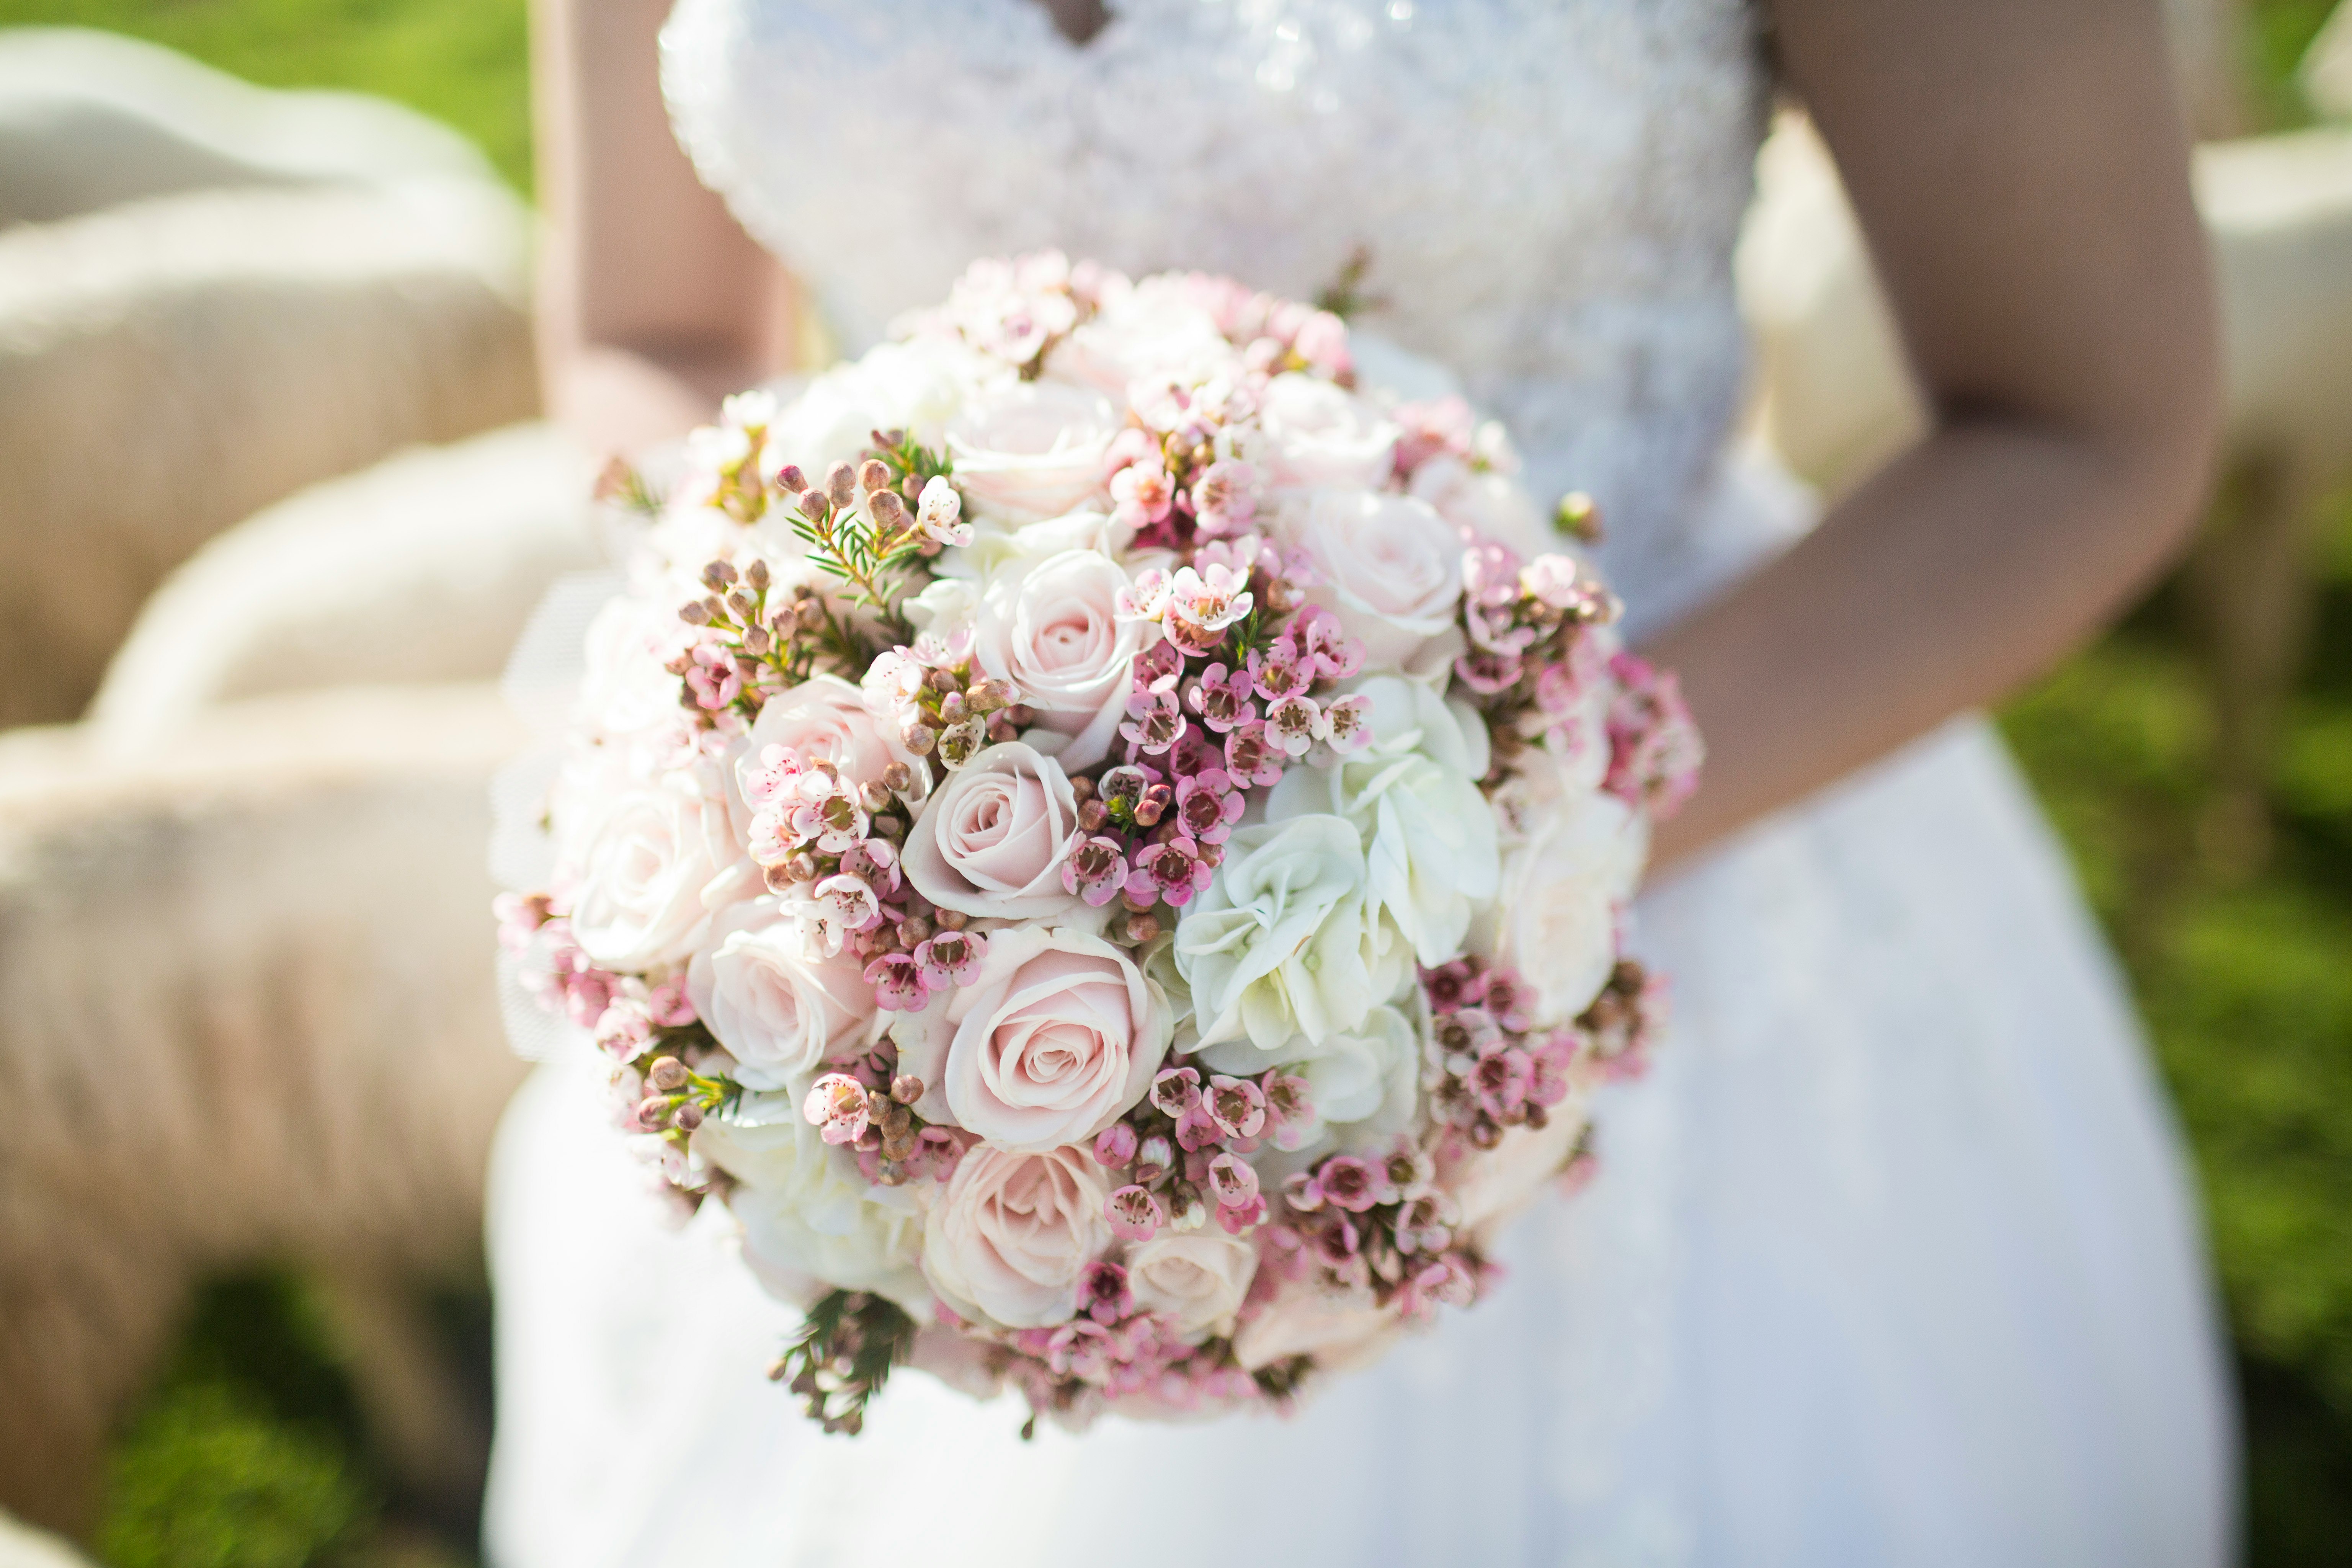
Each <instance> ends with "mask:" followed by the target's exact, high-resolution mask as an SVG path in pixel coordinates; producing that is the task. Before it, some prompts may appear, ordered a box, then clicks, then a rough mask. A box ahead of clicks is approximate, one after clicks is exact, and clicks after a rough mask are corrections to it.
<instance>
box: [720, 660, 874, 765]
mask: <svg viewBox="0 0 2352 1568" xmlns="http://www.w3.org/2000/svg"><path fill="white" fill-rule="evenodd" d="M770 746H782V747H783V748H784V749H785V750H786V751H788V752H792V753H793V756H795V757H797V758H799V759H800V761H801V762H802V763H814V762H828V763H833V764H834V765H835V767H838V768H839V769H840V770H841V773H842V776H843V777H845V778H846V779H849V780H850V781H851V782H853V783H864V782H866V780H869V779H878V778H880V777H881V776H882V770H883V769H884V768H887V767H888V766H889V765H890V764H891V763H893V762H897V761H899V760H900V759H901V753H900V752H899V751H898V749H897V748H895V747H894V746H893V745H892V744H891V742H890V740H889V738H888V737H887V736H886V735H885V734H884V733H883V732H882V726H881V725H879V724H877V723H876V722H875V721H874V715H873V714H871V713H870V712H868V711H866V695H865V693H864V692H862V691H860V690H859V689H857V688H856V687H855V686H852V685H850V684H849V682H847V681H846V680H844V679H841V678H840V677H839V676H837V675H817V676H812V677H810V678H809V679H806V680H803V681H802V682H801V683H800V684H799V685H798V686H795V687H793V688H792V689H790V690H788V691H784V692H781V693H779V694H778V695H776V696H774V697H772V698H770V699H769V700H768V704H767V706H766V707H764V708H762V709H761V710H760V716H759V718H757V719H755V720H753V721H752V722H751V741H750V743H749V744H748V745H746V746H745V747H744V749H743V752H742V760H741V761H740V762H739V763H737V768H738V771H739V773H749V772H750V771H751V769H753V768H756V767H758V766H759V765H760V754H761V752H764V751H766V750H767V749H768V748H769V747H770ZM739 782H740V781H739Z"/></svg>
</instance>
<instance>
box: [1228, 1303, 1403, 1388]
mask: <svg viewBox="0 0 2352 1568" xmlns="http://www.w3.org/2000/svg"><path fill="white" fill-rule="evenodd" d="M1402 1331H1403V1328H1402V1324H1401V1323H1400V1322H1399V1321H1398V1318H1397V1314H1396V1313H1395V1311H1393V1310H1390V1309H1386V1308H1381V1307H1376V1306H1374V1305H1373V1304H1372V1298H1371V1292H1370V1291H1369V1290H1366V1291H1362V1292H1360V1293H1359V1294H1358V1295H1355V1296H1338V1297H1334V1296H1327V1295H1325V1294H1323V1293H1322V1292H1321V1291H1320V1290H1318V1289H1316V1288H1315V1287H1313V1286H1311V1285H1307V1284H1297V1285H1291V1286H1288V1287H1286V1288H1285V1289H1284V1290H1283V1292H1282V1294H1281V1295H1280V1296H1278V1297H1276V1299H1275V1300H1274V1301H1273V1302H1272V1303H1271V1304H1270V1305H1268V1306H1267V1307H1265V1309H1264V1310H1260V1311H1258V1312H1257V1313H1255V1315H1253V1316H1252V1317H1251V1318H1250V1320H1249V1321H1247V1322H1245V1323H1244V1324H1242V1326H1241V1328H1240V1330H1239V1331H1236V1332H1235V1333H1234V1360H1235V1361H1237V1362H1239V1363H1241V1364H1242V1366H1243V1367H1244V1369H1245V1370H1247V1371H1250V1372H1256V1371H1258V1370H1260V1369H1261V1368H1264V1367H1268V1366H1272V1365H1273V1364H1274V1363H1276V1362H1281V1361H1287V1360H1289V1359H1290V1358H1291V1357H1293V1356H1301V1355H1311V1356H1313V1357H1314V1358H1315V1364H1316V1366H1317V1367H1318V1369H1319V1370H1321V1371H1324V1372H1346V1371H1348V1370H1349V1369H1351V1368H1354V1367H1359V1366H1363V1365H1365V1364H1367V1363H1370V1362H1372V1361H1375V1360H1378V1359H1379V1358H1380V1356H1381V1354H1382V1353H1383V1352H1386V1351H1387V1350H1388V1348H1389V1347H1390V1346H1391V1344H1393V1343H1394V1342H1396V1338H1397V1336H1398V1335H1399V1334H1400V1333H1401V1332H1402Z"/></svg>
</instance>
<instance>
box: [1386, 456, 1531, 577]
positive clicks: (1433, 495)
mask: <svg viewBox="0 0 2352 1568" xmlns="http://www.w3.org/2000/svg"><path fill="white" fill-rule="evenodd" d="M1408 488H1409V489H1411V491H1412V494H1414V495H1416V496H1418V497H1420V498H1421V499H1422V500H1425V501H1427V502H1428V503H1429V504H1430V505H1431V506H1433V507H1435V508H1436V509H1437V515H1438V516H1440V517H1442V518H1444V520H1445V521H1448V522H1450V523H1453V524H1454V526H1455V527H1457V528H1466V529H1469V530H1470V531H1473V532H1475V533H1476V534H1478V535H1479V536H1480V537H1481V538H1485V539H1491V540H1493V541H1494V542H1496V543H1497V544H1502V545H1507V546H1508V547H1509V548H1510V549H1511V550H1513V551H1515V552H1517V553H1518V555H1519V556H1520V557H1521V558H1522V559H1525V560H1532V559H1534V558H1535V557H1536V556H1538V555H1541V554H1542V553H1543V552H1546V551H1548V550H1558V549H1559V547H1560V545H1561V543H1562V540H1561V538H1560V536H1559V532H1558V531H1556V530H1555V529H1554V528H1553V527H1552V525H1551V521H1550V520H1549V519H1548V518H1546V517H1545V516H1544V514H1543V511H1542V509H1541V508H1539V507H1538V506H1537V505H1536V503H1535V498H1534V497H1532V496H1530V495H1528V491H1527V487H1526V486H1524V485H1522V484H1520V483H1519V482H1518V481H1517V479H1513V478H1511V477H1510V476H1509V475H1508V474H1500V473H1494V472H1487V473H1483V474H1482V473H1479V472H1477V471H1475V470H1474V469H1473V468H1471V467H1470V465H1469V464H1467V463H1465V462H1464V461H1462V460H1461V459H1460V458H1431V459H1430V460H1429V461H1428V462H1426V463H1423V465H1422V466H1421V467H1420V468H1416V469H1414V470H1413V475H1412V484H1411V485H1410V486H1409V487H1408Z"/></svg>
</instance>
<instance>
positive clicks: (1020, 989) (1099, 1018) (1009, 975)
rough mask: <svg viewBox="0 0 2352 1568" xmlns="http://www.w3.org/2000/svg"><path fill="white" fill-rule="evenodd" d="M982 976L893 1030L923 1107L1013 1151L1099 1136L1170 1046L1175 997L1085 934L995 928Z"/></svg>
mask: <svg viewBox="0 0 2352 1568" xmlns="http://www.w3.org/2000/svg"><path fill="white" fill-rule="evenodd" d="M987 942H988V951H987V952H986V953H985V954H984V955H983V956H982V960H981V965H980V973H978V974H977V975H976V976H974V977H973V980H972V982H971V984H969V985H961V986H958V987H956V988H955V989H954V990H953V991H951V992H947V993H943V994H936V995H935V996H934V999H933V1001H932V1003H931V1005H929V1006H928V1007H926V1008H925V1009H924V1010H923V1011H922V1012H920V1013H916V1014H910V1015H907V1016H902V1017H901V1018H900V1019H899V1020H898V1023H897V1024H896V1025H895V1026H893V1027H892V1029H891V1035H892V1037H893V1038H895V1039H897V1040H898V1047H899V1064H900V1070H901V1071H904V1072H909V1073H912V1074H914V1075H915V1076H916V1077H917V1078H919V1079H922V1080H923V1082H924V1084H925V1086H926V1090H925V1093H924V1096H923V1099H922V1100H920V1101H919V1104H918V1109H919V1110H921V1111H922V1113H923V1114H924V1115H925V1116H927V1117H929V1118H930V1119H931V1120H933V1121H953V1122H954V1123H955V1124H956V1125H958V1126H960V1127H963V1128H966V1129H968V1130H970V1131H973V1132H977V1133H979V1134H980V1135H981V1136H982V1137H983V1138H986V1139H988V1140H989V1141H990V1142H992V1143H996V1144H999V1145H1001V1146H1003V1147H1004V1148H1007V1149H1014V1150H1024V1151H1029V1152H1037V1151H1042V1150H1046V1149H1051V1148H1054V1147H1055V1146H1056V1145H1058V1144H1063V1143H1076V1142H1082V1141H1084V1140H1086V1139H1089V1138H1092V1137H1093V1136H1094V1135H1095V1134H1096V1133H1097V1132H1099V1131H1102V1130H1103V1129H1104V1128H1105V1127H1108V1126H1109V1125H1110V1123H1111V1122H1112V1121H1116V1120H1117V1119H1118V1116H1119V1115H1120V1113H1122V1112H1123V1111H1125V1110H1128V1109H1129V1107H1130V1106H1132V1105H1134V1104H1135V1102H1136V1101H1138V1100H1141V1099H1142V1098H1143V1094H1144V1091H1145V1090H1146V1089H1149V1088H1150V1085H1151V1078H1152V1075H1153V1074H1154V1073H1156V1072H1158V1071H1159V1070H1160V1063H1161V1061H1162V1060H1163V1059H1165V1058H1166V1057H1167V1054H1168V1041H1169V1037H1170V1036H1171V1033H1172V1031H1173V1027H1174V1021H1173V1018H1172V1016H1171V1011H1170V1008H1169V1005H1168V998H1167V996H1166V995H1165V994H1163V993H1162V992H1161V990H1160V984H1159V983H1158V982H1157V981H1154V980H1152V979H1151V978H1150V976H1148V975H1146V974H1145V973H1143V972H1142V971H1141V970H1140V969H1138V968H1137V967H1136V965H1135V963H1134V961H1133V960H1132V959H1130V958H1129V957H1128V955H1127V952H1126V951H1125V950H1124V949H1122V948H1119V947H1118V946H1116V945H1114V944H1113V943H1110V942H1105V941H1104V940H1102V939H1101V938H1100V937H1097V936H1094V935H1091V934H1089V933H1087V932H1086V931H1077V930H1071V929H1067V928H1063V929H1048V928H1045V927H1044V926H1036V925H1026V926H1012V927H1007V928H1006V929H1004V930H1002V931H991V932H989V933H988V936H987Z"/></svg>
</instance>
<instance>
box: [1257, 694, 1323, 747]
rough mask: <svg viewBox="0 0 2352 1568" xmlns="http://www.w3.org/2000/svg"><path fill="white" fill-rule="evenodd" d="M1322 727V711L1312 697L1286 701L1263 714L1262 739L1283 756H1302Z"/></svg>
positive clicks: (1280, 702) (1278, 703) (1272, 705)
mask: <svg viewBox="0 0 2352 1568" xmlns="http://www.w3.org/2000/svg"><path fill="white" fill-rule="evenodd" d="M1323 727H1324V725H1323V710H1322V709H1321V708H1320V707H1318V706H1317V704H1316V701H1315V699H1313V698H1312V697H1297V696H1292V697H1286V698H1284V699H1282V700H1280V701H1278V702H1275V703H1272V704H1270V705H1269V706H1268V707H1267V708H1266V710H1265V736H1266V739H1267V740H1268V741H1269V742H1272V743H1273V745H1274V746H1275V747H1276V749H1277V750H1279V751H1281V752H1283V753H1284V754H1285V755H1287V756H1293V757H1303V756H1305V755H1306V754H1307V752H1308V750H1309V749H1310V748H1312V747H1313V746H1314V744H1315V741H1316V738H1317V735H1318V732H1319V731H1322V729H1323Z"/></svg>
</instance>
